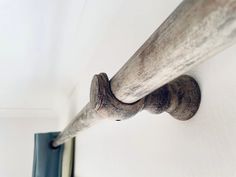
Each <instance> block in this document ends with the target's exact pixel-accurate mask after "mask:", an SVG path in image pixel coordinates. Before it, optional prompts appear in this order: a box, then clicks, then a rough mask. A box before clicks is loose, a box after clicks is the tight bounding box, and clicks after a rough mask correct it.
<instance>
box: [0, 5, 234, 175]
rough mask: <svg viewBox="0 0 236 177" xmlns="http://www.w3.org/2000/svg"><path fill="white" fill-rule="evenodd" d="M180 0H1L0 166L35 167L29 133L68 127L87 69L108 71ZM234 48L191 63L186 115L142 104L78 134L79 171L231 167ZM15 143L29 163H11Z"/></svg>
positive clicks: (207, 171)
mask: <svg viewBox="0 0 236 177" xmlns="http://www.w3.org/2000/svg"><path fill="white" fill-rule="evenodd" d="M180 2H181V1H180V0H165V1H161V0H145V1H144V0H142V1H141V0H140V1H135V0H128V1H127V0H113V1H111V0H99V1H97V0H68V1H65V0H59V1H56V0H52V1H46V0H42V1H37V0H33V1H32V0H22V1H15V0H10V1H9V0H2V1H0V8H1V14H2V15H1V16H0V38H1V40H0V44H1V49H0V86H1V89H0V96H1V100H0V110H1V111H0V113H1V114H0V118H1V119H0V122H1V124H0V126H1V127H2V128H0V136H1V137H2V138H1V139H3V141H1V147H0V148H2V149H3V151H2V149H0V150H1V153H2V152H6V151H7V152H6V153H4V155H3V157H4V158H2V154H0V155H1V158H0V175H1V176H4V177H8V176H9V177H10V176H16V174H18V176H27V174H28V175H31V162H32V159H33V156H31V154H32V152H33V147H32V143H33V139H32V135H33V133H34V132H37V131H55V130H57V129H58V127H60V129H62V128H64V126H65V125H66V123H67V122H68V121H69V119H71V118H73V116H74V115H75V114H76V113H77V112H78V111H79V110H80V109H81V108H82V107H83V106H84V105H85V104H86V102H87V101H88V99H89V86H90V82H91V79H92V76H93V75H94V74H96V73H99V72H106V73H107V74H108V75H109V76H110V77H112V76H113V75H114V74H115V73H116V72H117V70H118V69H119V68H120V67H121V66H122V65H123V64H124V63H125V62H126V61H127V59H128V58H129V57H130V56H131V55H132V54H133V53H134V52H135V51H136V50H137V49H138V47H140V46H141V44H142V43H143V42H144V41H145V40H146V39H147V38H148V36H149V35H150V34H151V33H152V32H153V31H154V30H155V29H156V28H157V27H158V26H159V25H160V24H161V23H162V22H163V21H164V20H165V18H166V17H167V16H168V15H169V14H170V13H171V12H172V11H173V10H174V9H175V7H176V6H177V5H178V4H179V3H180ZM170 42H171V41H170ZM235 49H236V47H235V46H234V47H232V48H230V49H228V50H226V51H224V52H223V53H221V54H220V55H217V56H216V57H214V58H213V59H211V60H208V61H206V62H205V63H203V64H201V65H199V66H198V67H196V68H194V69H193V70H192V71H190V72H189V74H191V75H193V76H194V77H195V78H196V79H197V80H198V82H199V84H200V86H201V90H202V103H201V107H200V109H199V112H198V113H197V115H196V116H195V117H194V118H193V119H192V120H190V121H187V122H179V121H177V120H174V119H172V118H171V117H170V116H169V115H167V114H162V115H158V116H157V115H151V114H149V113H147V112H142V113H140V114H138V115H137V116H135V117H134V118H133V119H130V120H127V121H124V122H111V121H104V122H103V123H100V124H98V125H97V126H94V127H92V128H91V129H88V130H86V131H84V132H82V133H80V134H79V135H78V136H77V147H76V167H75V173H76V175H75V176H77V177H94V176H96V177H106V176H109V177H111V176H112V177H120V176H122V177H132V176H135V177H144V176H149V177H154V176H163V177H178V176H179V177H183V176H184V177H185V176H186V177H195V176H196V177H225V176H230V177H231V176H236V170H235V166H236V151H235V149H236V142H235V138H236V131H235V126H236V119H235V114H236V110H235V109H234V108H235V101H234V100H235V98H236V92H235V87H236V78H235V67H236V60H235ZM26 110H27V111H26ZM59 118H60V124H59V123H58V121H59ZM27 123H28V125H27ZM58 124H59V125H58ZM10 125H14V126H10ZM22 129H23V131H21V130H22ZM11 132H12V133H11ZM21 134H22V135H24V137H26V138H25V139H24V140H23V141H22V143H21V144H19V142H18V141H19V139H20V138H18V137H22V136H21ZM11 139H14V140H15V141H10V140H11ZM14 146H19V148H20V149H21V150H22V153H21V154H20V155H21V156H22V157H23V156H24V159H25V163H24V164H21V165H20V166H18V164H19V163H18V161H14V164H11V165H12V166H13V167H12V168H13V169H14V170H13V171H10V170H8V169H9V163H11V162H12V161H13V160H12V159H14V158H15V154H18V153H19V152H21V151H20V150H16V148H13V147H14ZM23 146H24V147H23ZM24 150H25V151H24ZM19 158H20V156H19ZM18 160H19V159H18ZM12 163H13V162H12ZM2 169H3V170H2ZM13 173H15V174H13ZM7 175H8V176H7Z"/></svg>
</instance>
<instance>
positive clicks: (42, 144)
mask: <svg viewBox="0 0 236 177" xmlns="http://www.w3.org/2000/svg"><path fill="white" fill-rule="evenodd" d="M58 134H59V132H50V133H38V134H35V135H34V161H33V177H61V176H62V159H63V151H64V145H61V146H59V147H57V148H53V147H52V146H51V142H52V141H53V140H54V139H55V138H56V137H57V135H58Z"/></svg>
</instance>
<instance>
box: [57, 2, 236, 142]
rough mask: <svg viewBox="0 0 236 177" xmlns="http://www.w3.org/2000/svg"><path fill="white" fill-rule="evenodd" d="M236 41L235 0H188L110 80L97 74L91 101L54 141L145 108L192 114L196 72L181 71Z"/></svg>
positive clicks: (195, 100)
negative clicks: (189, 74) (191, 74)
mask: <svg viewBox="0 0 236 177" xmlns="http://www.w3.org/2000/svg"><path fill="white" fill-rule="evenodd" d="M235 41H236V0H184V1H183V2H182V3H181V4H180V5H179V6H178V7H177V8H176V9H175V11H174V12H173V13H172V14H171V15H170V16H169V17H168V18H167V19H166V20H165V22H164V23H163V24H162V25H161V26H160V27H159V28H158V29H157V30H156V31H155V32H154V33H153V34H152V35H151V36H150V37H149V39H148V40H147V41H146V42H145V43H144V44H143V45H142V46H141V47H140V48H139V49H138V51H137V52H136V53H135V54H134V55H133V56H132V57H131V58H130V59H129V60H128V62H127V63H126V64H125V65H124V66H123V67H122V68H121V69H120V70H119V71H118V72H117V74H115V76H114V77H113V78H112V79H111V80H110V81H109V80H108V78H107V76H106V74H104V73H102V74H100V75H95V76H94V78H93V81H92V85H91V93H90V102H89V103H88V104H87V105H86V106H85V107H84V108H83V109H82V110H81V111H80V113H79V114H78V115H77V116H76V117H75V119H73V120H72V121H71V122H70V124H69V125H68V126H67V127H66V128H65V129H64V131H62V132H61V133H60V135H59V136H58V137H57V138H56V140H55V141H54V142H53V146H55V147H56V146H59V145H60V144H63V143H64V142H65V141H66V140H68V139H70V138H72V137H74V136H75V135H76V133H77V132H79V131H81V130H83V129H84V128H87V127H90V126H91V125H93V124H94V123H96V122H97V121H99V120H101V119H102V118H109V117H115V120H122V119H125V118H128V117H130V116H132V115H134V114H136V113H137V112H138V111H140V110H142V109H144V108H145V109H148V110H151V111H152V112H155V113H159V112H162V111H163V110H165V111H167V112H169V113H170V114H171V115H172V116H174V117H176V118H178V119H182V120H186V119H189V118H191V117H192V116H193V115H194V113H195V112H196V111H197V109H198V106H199V103H200V90H199V87H198V85H197V83H196V82H195V81H194V80H193V79H192V78H191V77H188V76H182V77H179V76H180V75H182V74H183V73H185V72H186V71H188V70H190V69H191V68H192V67H194V66H195V65H197V64H199V63H200V62H202V61H204V60H206V59H208V58H210V57H212V56H213V55H215V54H217V53H218V52H220V51H222V50H223V49H225V48H227V47H229V46H231V45H232V44H233V43H234V42H235ZM177 77H179V78H178V79H176V78H177ZM173 79H176V80H174V81H172V80H173ZM170 81H172V82H170ZM165 84H166V85H165ZM158 88H159V89H158ZM156 89H158V90H156ZM177 92H178V93H177ZM181 92H184V93H186V94H184V95H188V97H184V96H183V94H182V97H181V99H183V100H184V101H183V100H182V101H183V103H180V102H181V100H179V99H180V97H179V95H178V94H179V93H181ZM176 94H177V96H176ZM189 100H190V101H189ZM180 104H181V105H180ZM176 106H177V108H178V109H177V108H176Z"/></svg>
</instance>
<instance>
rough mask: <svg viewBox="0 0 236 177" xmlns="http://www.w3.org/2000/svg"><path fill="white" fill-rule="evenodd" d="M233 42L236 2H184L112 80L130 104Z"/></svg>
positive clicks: (116, 91)
mask: <svg viewBox="0 0 236 177" xmlns="http://www.w3.org/2000/svg"><path fill="white" fill-rule="evenodd" d="M235 40H236V0H185V1H183V2H182V3H181V4H180V5H179V7H178V8H177V9H176V10H175V11H174V12H173V13H172V14H171V15H170V16H169V17H168V19H167V20H166V21H165V22H164V23H163V24H162V25H161V26H160V27H159V28H158V29H157V30H156V31H155V32H154V33H153V34H152V35H151V37H150V38H149V39H148V40H147V41H146V42H145V43H144V44H143V46H141V47H140V49H138V51H137V52H136V53H135V54H134V55H133V56H132V57H131V58H130V59H129V60H128V62H127V63H126V64H125V65H124V66H123V67H122V68H121V69H120V70H119V71H118V73H117V74H116V75H115V76H114V77H113V78H112V80H111V89H112V92H113V93H114V95H115V96H116V98H118V99H119V100H121V101H123V102H125V103H132V102H135V101H137V100H139V99H140V98H143V97H144V96H145V95H147V94H149V93H150V92H152V91H154V90H155V89H157V88H159V87H161V86H162V85H164V84H166V83H168V82H169V81H171V80H173V79H174V78H176V77H178V76H180V75H181V74H183V73H185V72H186V71H188V70H189V69H191V68H192V67H193V66H195V65H197V64H198V63H200V62H202V61H204V60H206V59H208V58H210V57H211V56H213V55H215V54H216V53H218V52H219V51H221V50H223V49H224V48H226V47H228V46H230V45H232V44H233V43H234V42H235Z"/></svg>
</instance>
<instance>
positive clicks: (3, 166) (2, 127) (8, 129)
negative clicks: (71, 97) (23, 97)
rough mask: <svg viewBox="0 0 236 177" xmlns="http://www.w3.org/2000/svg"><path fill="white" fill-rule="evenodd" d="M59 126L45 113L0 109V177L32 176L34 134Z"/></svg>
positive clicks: (46, 111) (52, 117) (53, 117)
mask: <svg viewBox="0 0 236 177" xmlns="http://www.w3.org/2000/svg"><path fill="white" fill-rule="evenodd" d="M58 123H59V121H58V119H57V118H56V117H55V116H53V115H52V113H51V112H49V111H48V110H14V109H12V110H7V111H6V110H5V111H3V110H0V140H1V141H0V176H4V177H13V176H32V169H33V151H34V133H39V132H48V131H57V130H58Z"/></svg>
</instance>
